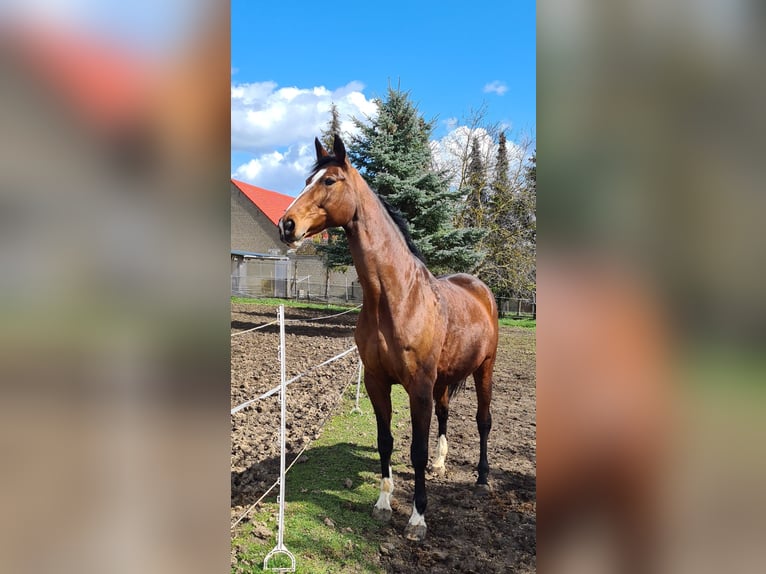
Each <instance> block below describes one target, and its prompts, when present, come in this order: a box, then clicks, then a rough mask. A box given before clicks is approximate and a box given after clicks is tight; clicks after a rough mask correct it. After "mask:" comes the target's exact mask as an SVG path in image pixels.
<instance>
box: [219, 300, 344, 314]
mask: <svg viewBox="0 0 766 574" xmlns="http://www.w3.org/2000/svg"><path fill="white" fill-rule="evenodd" d="M231 302H232V303H245V304H251V305H269V306H274V307H278V306H279V305H284V306H285V307H294V308H297V309H319V310H322V311H347V310H348V309H349V307H350V306H343V305H330V304H329V303H309V302H307V301H295V300H293V299H275V298H268V297H265V298H259V299H251V298H249V297H232V298H231Z"/></svg>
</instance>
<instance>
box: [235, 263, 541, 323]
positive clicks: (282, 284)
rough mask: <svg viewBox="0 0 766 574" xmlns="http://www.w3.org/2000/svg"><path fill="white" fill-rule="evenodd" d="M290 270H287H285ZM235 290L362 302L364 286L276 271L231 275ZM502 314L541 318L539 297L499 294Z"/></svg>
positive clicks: (238, 293)
mask: <svg viewBox="0 0 766 574" xmlns="http://www.w3.org/2000/svg"><path fill="white" fill-rule="evenodd" d="M285 271H286V270H285ZM231 294H232V295H234V296H236V297H251V298H259V297H278V298H282V299H296V300H302V301H317V302H321V303H350V304H359V303H361V302H362V286H361V285H360V284H359V282H358V281H351V280H349V279H348V278H344V280H343V283H340V282H338V281H337V280H336V281H330V282H327V280H326V278H325V277H322V276H319V277H316V276H312V275H305V276H302V277H301V276H292V277H290V276H287V274H286V273H284V272H282V273H280V272H276V273H273V272H272V273H270V274H268V275H239V274H238V273H234V274H232V276H231ZM497 305H498V310H499V312H500V316H501V317H519V318H520V317H529V318H532V319H535V318H537V300H536V299H522V298H519V297H497Z"/></svg>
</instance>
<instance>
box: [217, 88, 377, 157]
mask: <svg viewBox="0 0 766 574" xmlns="http://www.w3.org/2000/svg"><path fill="white" fill-rule="evenodd" d="M363 89H364V86H363V85H362V84H360V83H359V82H350V83H349V84H347V85H345V86H342V87H340V88H337V89H335V90H329V89H327V88H326V87H324V86H317V87H313V88H299V87H295V86H288V87H283V88H280V87H278V86H277V84H276V83H275V82H255V83H244V84H232V86H231V147H232V150H235V151H246V152H251V153H254V154H260V153H264V152H267V151H272V150H274V149H275V148H280V147H284V146H291V145H295V144H300V143H310V142H312V141H313V140H314V137H316V136H318V135H319V134H320V133H321V131H322V130H323V129H324V128H325V127H326V126H327V122H328V121H329V119H330V106H331V104H332V103H333V102H334V103H335V104H336V105H337V106H338V111H339V112H340V116H341V125H342V128H343V130H344V131H345V132H347V133H355V132H356V128H355V126H354V125H353V123H352V121H351V118H352V117H357V118H364V117H365V116H369V115H372V114H374V112H375V110H376V106H375V104H374V103H373V102H372V100H369V99H367V97H366V96H365V95H364V93H363V92H362V90H363Z"/></svg>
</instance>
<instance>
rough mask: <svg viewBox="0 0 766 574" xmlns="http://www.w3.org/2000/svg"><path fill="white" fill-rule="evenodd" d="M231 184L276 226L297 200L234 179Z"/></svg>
mask: <svg viewBox="0 0 766 574" xmlns="http://www.w3.org/2000/svg"><path fill="white" fill-rule="evenodd" d="M231 182H232V183H233V184H234V185H236V186H237V188H238V189H239V190H240V191H241V192H242V193H244V194H245V195H246V196H247V198H248V199H249V200H250V201H252V202H253V203H254V204H255V206H256V207H257V208H258V209H260V210H261V211H262V212H263V213H265V214H266V217H268V218H269V219H270V220H271V222H272V223H273V224H274V225H276V224H277V223H278V222H279V218H280V217H282V215H283V214H284V213H285V211H286V210H287V208H288V207H289V206H290V204H291V203H292V202H293V200H294V199H295V198H294V197H290V196H289V195H283V194H281V193H277V192H276V191H269V190H268V189H263V188H262V187H257V186H255V185H251V184H249V183H245V182H243V181H238V180H236V179H232V180H231Z"/></svg>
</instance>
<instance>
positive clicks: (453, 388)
mask: <svg viewBox="0 0 766 574" xmlns="http://www.w3.org/2000/svg"><path fill="white" fill-rule="evenodd" d="M465 381H466V379H461V380H459V381H457V382H456V383H452V384H451V385H450V386H449V398H450V400H452V396H453V395H455V394H457V393H459V392H460V391H462V390H463V389H465Z"/></svg>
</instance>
